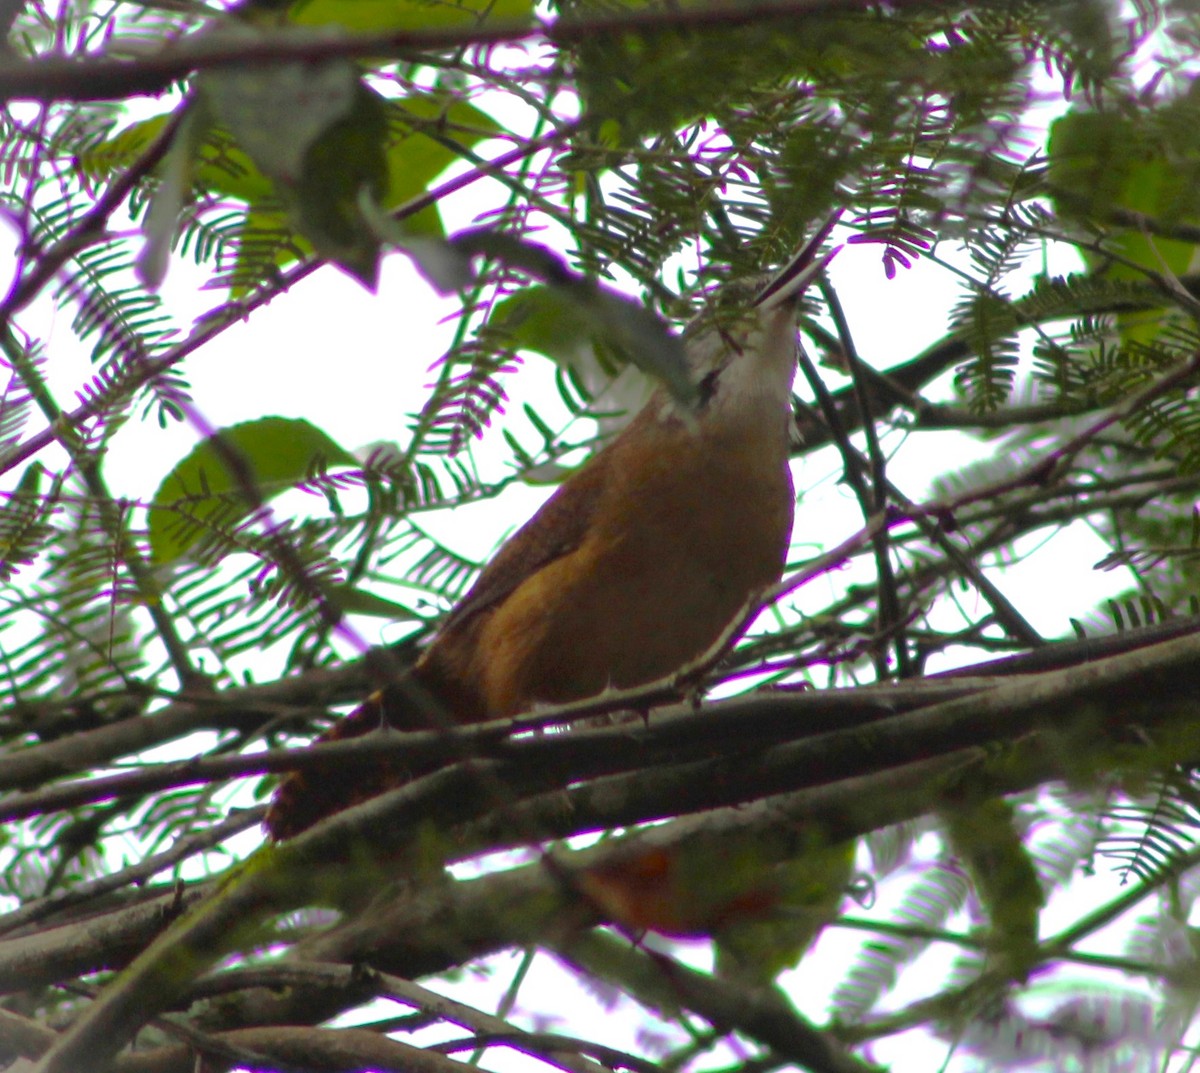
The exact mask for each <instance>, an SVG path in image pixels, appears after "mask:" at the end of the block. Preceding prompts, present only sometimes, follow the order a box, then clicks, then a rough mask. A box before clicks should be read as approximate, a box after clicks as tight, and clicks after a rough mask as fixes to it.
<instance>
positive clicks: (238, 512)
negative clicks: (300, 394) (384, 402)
mask: <svg viewBox="0 0 1200 1073" xmlns="http://www.w3.org/2000/svg"><path fill="white" fill-rule="evenodd" d="M233 460H236V463H235V464H234V465H233V466H232V467H231V465H230V463H231V461H233ZM330 464H334V465H339V466H343V465H344V466H354V465H357V464H358V463H357V460H356V459H355V457H354V456H353V455H352V454H350V452H348V451H347V450H345V448H343V447H341V446H340V445H338V444H337V443H336V442H334V440H333V439H331V438H330V437H329V435H328V434H326V433H325V432H323V431H321V429H319V428H317V427H316V426H315V425H313V424H311V423H310V422H308V421H305V420H303V419H299V418H289V417H264V418H260V419H258V420H255V421H247V422H245V423H243V424H240V425H231V426H230V427H229V428H225V429H221V431H219V432H217V433H215V434H214V435H213V436H211V437H209V438H208V439H207V440H205V441H204V442H203V443H200V444H198V445H197V446H196V447H195V448H194V449H193V450H192V451H191V453H190V454H188V456H187V457H186V458H184V459H183V460H182V461H181V462H180V463H179V464H178V465H177V466H176V467H175V468H174V469H173V470H172V471H171V472H170V473H169V474H168V475H167V477H166V479H165V480H164V481H163V482H162V484H161V485H159V488H158V491H157V492H155V494H154V499H153V501H152V503H151V507H150V521H149V537H150V551H151V555H152V556H153V558H154V560H155V561H156V562H160V563H167V562H173V561H175V560H176V559H178V558H180V556H182V555H183V554H184V553H185V552H186V551H187V550H188V548H190V547H191V546H192V544H194V543H195V542H196V540H197V538H198V537H199V536H200V535H201V533H202V532H203V531H204V523H205V522H206V521H207V520H211V519H213V518H214V515H216V514H217V513H218V512H220V514H221V523H222V525H226V526H228V525H232V524H234V523H236V522H238V521H240V520H241V519H243V518H245V517H246V516H247V515H249V514H250V513H251V512H252V511H253V510H254V508H255V506H256V504H255V503H254V502H253V501H252V500H251V499H250V498H249V497H248V496H246V494H245V492H244V490H243V489H244V483H243V474H244V477H245V478H248V479H249V480H250V481H252V482H253V486H254V489H255V492H256V493H257V495H258V497H259V499H260V500H263V501H265V500H269V499H271V498H272V497H273V496H276V495H279V494H280V493H281V492H286V491H288V490H289V489H291V488H294V487H295V486H296V485H297V484H298V483H300V482H301V481H304V480H305V479H306V478H308V477H309V476H310V475H311V473H312V472H313V470H314V469H316V468H320V467H323V466H328V465H330ZM239 469H241V470H242V471H243V473H239V472H238V470H239Z"/></svg>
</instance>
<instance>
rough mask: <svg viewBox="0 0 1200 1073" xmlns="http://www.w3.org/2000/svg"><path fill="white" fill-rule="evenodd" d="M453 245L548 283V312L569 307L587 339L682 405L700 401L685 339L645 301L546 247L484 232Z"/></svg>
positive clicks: (458, 238)
mask: <svg viewBox="0 0 1200 1073" xmlns="http://www.w3.org/2000/svg"><path fill="white" fill-rule="evenodd" d="M451 241H452V243H453V244H454V246H455V247H456V248H458V249H460V250H463V251H464V252H468V253H473V254H484V255H485V256H487V257H491V258H494V259H495V260H497V261H500V262H501V263H502V264H505V265H509V266H511V267H513V268H518V269H520V270H521V271H523V272H525V273H527V274H529V275H531V276H533V277H534V278H535V279H540V280H542V281H543V282H544V283H545V284H546V285H547V287H548V288H549V290H550V291H551V292H552V294H553V298H551V299H544V298H542V299H535V300H534V301H535V302H541V303H542V305H543V312H545V311H548V310H550V309H552V307H553V303H554V302H561V303H563V304H564V307H567V308H569V315H570V316H573V317H574V318H575V320H576V321H577V322H578V325H579V326H578V329H577V331H578V332H580V333H583V335H582V337H583V338H590V339H592V340H594V341H596V342H598V343H602V344H603V345H604V346H606V347H608V348H610V349H611V350H615V351H616V352H618V353H619V354H621V355H622V356H623V357H624V358H625V359H626V360H627V361H631V362H633V364H634V365H636V366H637V367H638V368H639V369H642V370H643V371H644V372H647V373H649V374H651V375H652V376H656V377H658V379H659V380H661V381H662V383H663V384H664V385H665V386H666V388H667V390H668V391H670V393H671V394H672V395H673V396H674V397H675V398H676V399H678V400H679V401H680V402H682V403H684V404H688V405H690V404H692V403H693V402H694V400H695V397H696V385H695V384H694V383H693V382H692V374H691V366H690V365H689V363H688V360H687V354H686V352H685V350H684V345H683V341H682V340H681V339H680V338H679V336H677V335H675V334H673V333H672V332H671V331H670V330H669V329H668V327H667V325H666V324H665V323H664V322H663V321H662V320H661V318H659V317H657V316H656V315H655V314H654V313H653V312H651V311H650V310H649V309H647V308H646V307H645V306H644V305H642V303H641V302H638V301H636V300H635V299H633V298H630V297H628V296H627V295H624V294H619V293H618V292H617V291H614V290H611V289H610V288H608V287H602V286H601V285H600V284H598V283H596V282H595V281H593V280H589V279H586V278H584V277H582V276H579V275H576V274H575V273H574V272H571V271H570V270H569V269H568V268H567V267H566V265H565V264H563V262H562V261H561V260H560V259H559V258H558V257H557V256H556V255H555V254H552V253H551V252H550V251H549V250H547V249H546V248H545V247H543V246H538V245H536V244H534V243H531V242H524V241H521V240H520V239H517V238H514V237H513V236H511V235H506V234H502V233H500V232H498V231H490V230H486V229H483V228H480V229H478V230H475V231H468V232H463V233H462V234H459V235H456V236H455V237H454V238H453V239H452V240H451ZM533 312H534V313H536V312H537V310H536V309H534V310H533ZM564 322H565V318H564Z"/></svg>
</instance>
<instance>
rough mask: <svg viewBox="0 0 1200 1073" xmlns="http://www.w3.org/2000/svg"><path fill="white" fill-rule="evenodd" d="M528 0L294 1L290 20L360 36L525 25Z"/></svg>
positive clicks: (529, 7) (530, 7)
mask: <svg viewBox="0 0 1200 1073" xmlns="http://www.w3.org/2000/svg"><path fill="white" fill-rule="evenodd" d="M532 16H533V4H532V3H531V2H530V0H455V2H454V3H436V4H435V3H430V2H429V0H298V2H297V3H295V4H294V5H293V6H292V10H291V12H290V19H291V21H292V22H293V23H295V24H296V25H297V26H330V25H333V26H341V27H342V28H343V29H346V30H357V31H359V32H362V33H370V32H387V31H389V30H432V29H447V28H453V27H456V26H473V25H476V24H477V23H480V22H483V21H484V20H485V19H486V20H487V21H489V22H496V21H498V20H502V19H503V20H511V21H521V22H528V21H529V20H530V18H532Z"/></svg>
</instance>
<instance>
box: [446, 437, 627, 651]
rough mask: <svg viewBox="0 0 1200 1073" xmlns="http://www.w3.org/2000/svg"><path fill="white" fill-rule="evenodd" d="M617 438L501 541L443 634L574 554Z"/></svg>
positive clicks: (598, 497)
mask: <svg viewBox="0 0 1200 1073" xmlns="http://www.w3.org/2000/svg"><path fill="white" fill-rule="evenodd" d="M626 431H627V430H626ZM623 436H624V433H622V434H621V436H619V437H617V439H616V440H614V441H613V442H612V443H611V444H609V445H608V446H607V447H605V448H604V450H602V451H601V452H600V453H599V454H597V455H595V456H594V457H593V458H591V459H589V460H588V461H587V462H586V463H585V464H584V465H583V467H582V468H580V469H579V470H577V471H576V472H575V473H573V474H571V476H570V477H568V478H567V479H566V481H564V482H563V484H562V485H561V486H560V487H559V489H558V491H556V492H555V493H554V495H552V496H551V497H550V498H549V499H548V500H546V502H545V503H543V504H542V507H541V509H540V510H539V511H538V512H537V513H536V514H535V515H534V516H533V517H532V518H530V519H529V521H527V522H526V523H525V524H524V525H523V526H521V528H520V529H518V530H517V531H516V532H515V533H514V534H513V535H512V536H510V537H509V538H508V540H506V541H505V542H504V544H502V545H501V547H500V550H499V551H498V552H496V554H495V555H494V556H493V557H492V559H491V561H490V562H489V563H488V564H487V566H486V567H484V569H483V573H482V574H480V575H479V579H478V580H477V581H476V582H475V584H474V585H472V586H471V590H470V592H468V593H467V594H466V596H464V597H463V598H462V599H461V600H460V601H459V602H458V603H457V604H456V605H455V606H454V608H453V609H452V610H451V612H450V614H449V615H448V616H447V617H446V619H445V621H444V622H443V623H442V628H441V632H442V634H443V635H444V634H446V633H449V632H450V631H452V630H456V629H458V628H460V627H462V626H463V625H464V624H465V623H466V622H468V621H469V620H470V619H472V618H474V617H475V616H476V615H478V614H479V613H480V612H481V611H486V610H487V609H488V608H489V607H495V606H496V605H497V604H499V603H502V602H503V601H504V599H505V598H506V597H507V596H508V595H509V594H510V593H511V592H512V591H513V590H514V589H516V588H517V586H519V585H520V584H521V582H523V581H524V580H525V579H526V578H528V577H531V576H532V575H533V574H536V573H537V572H538V571H539V570H541V569H542V568H543V567H545V566H546V565H547V564H548V563H552V562H553V561H554V560H555V559H559V558H561V557H562V556H564V555H568V554H570V553H571V552H572V551H574V550H575V549H576V548H577V547H579V545H580V543H581V542H582V541H583V538H584V535H585V534H586V533H587V531H588V528H589V527H590V526H591V522H592V517H593V515H594V514H595V512H596V505H597V503H598V502H599V500H600V495H601V493H602V492H603V490H604V484H605V473H606V471H607V469H608V466H609V465H610V459H611V455H612V448H613V447H614V446H616V444H617V443H618V442H619V441H620V439H621V438H622V437H623Z"/></svg>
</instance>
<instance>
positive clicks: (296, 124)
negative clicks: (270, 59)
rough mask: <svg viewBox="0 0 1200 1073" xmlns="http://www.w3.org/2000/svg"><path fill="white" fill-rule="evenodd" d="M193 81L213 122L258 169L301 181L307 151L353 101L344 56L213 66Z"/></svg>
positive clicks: (353, 82)
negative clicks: (222, 127)
mask: <svg viewBox="0 0 1200 1073" xmlns="http://www.w3.org/2000/svg"><path fill="white" fill-rule="evenodd" d="M199 85H200V87H201V89H202V92H203V94H204V96H205V98H206V99H207V100H208V102H209V103H210V105H211V107H212V111H213V114H214V115H215V116H216V118H217V120H218V122H219V123H220V124H221V125H222V126H224V127H225V128H226V129H227V130H229V131H230V132H231V133H232V134H233V136H234V138H235V139H236V140H237V142H238V144H239V145H240V146H241V147H242V148H243V149H244V150H245V151H246V152H247V153H249V154H250V157H251V159H253V161H254V162H255V164H256V165H257V166H258V169H259V170H260V171H261V172H262V173H263V174H264V175H267V176H268V177H270V178H271V179H274V180H276V181H282V182H285V183H298V182H300V181H301V177H302V173H303V170H304V166H305V161H306V157H307V155H308V153H309V150H310V149H311V148H312V147H313V146H314V144H315V143H317V141H318V139H320V138H321V136H322V135H323V134H324V133H325V132H326V131H328V130H329V128H330V127H332V126H333V125H334V124H335V123H337V122H338V121H339V120H342V119H345V118H346V117H347V116H348V115H349V114H350V113H351V111H352V110H353V109H354V107H355V103H356V100H357V94H356V90H357V88H358V72H357V70H356V69H355V67H354V65H353V64H352V63H350V62H349V61H348V60H331V61H328V62H325V63H273V64H266V65H262V66H257V67H254V66H244V67H228V68H215V69H213V70H211V71H206V72H205V73H204V76H203V78H202V79H201V80H199Z"/></svg>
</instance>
